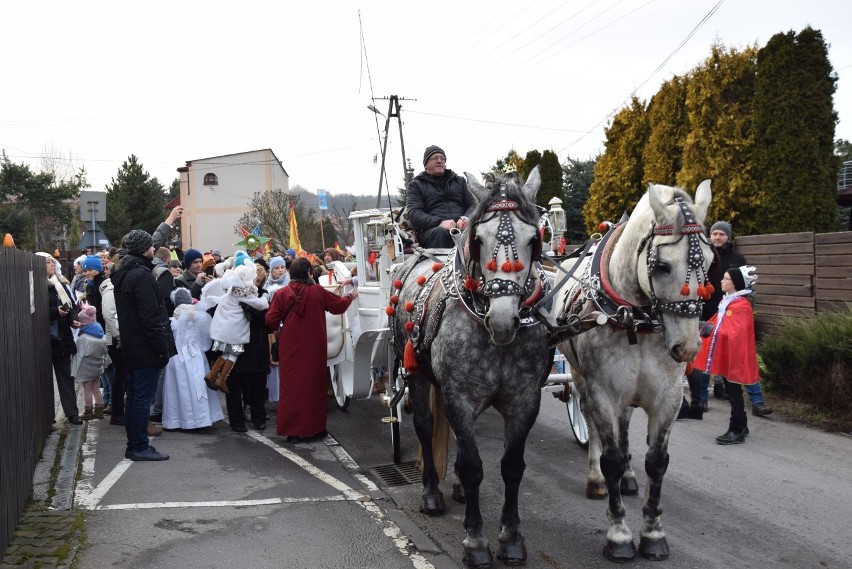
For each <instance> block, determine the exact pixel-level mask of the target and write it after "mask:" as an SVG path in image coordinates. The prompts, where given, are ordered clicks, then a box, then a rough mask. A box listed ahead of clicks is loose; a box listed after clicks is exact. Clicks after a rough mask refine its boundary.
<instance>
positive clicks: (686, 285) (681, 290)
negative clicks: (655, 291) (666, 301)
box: [680, 283, 689, 296]
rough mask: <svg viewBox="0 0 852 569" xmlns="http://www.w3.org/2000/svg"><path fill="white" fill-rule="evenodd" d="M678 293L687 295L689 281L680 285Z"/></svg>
mask: <svg viewBox="0 0 852 569" xmlns="http://www.w3.org/2000/svg"><path fill="white" fill-rule="evenodd" d="M680 295H681V296H689V283H683V286H682V287H680Z"/></svg>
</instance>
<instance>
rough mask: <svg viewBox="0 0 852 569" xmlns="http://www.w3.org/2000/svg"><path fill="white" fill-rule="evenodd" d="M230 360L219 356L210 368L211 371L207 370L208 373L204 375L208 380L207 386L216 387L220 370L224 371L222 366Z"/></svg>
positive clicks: (206, 380) (205, 379)
mask: <svg viewBox="0 0 852 569" xmlns="http://www.w3.org/2000/svg"><path fill="white" fill-rule="evenodd" d="M226 361H228V360H226V359H225V358H223V357H222V356H219V359H217V360H216V361H215V362H214V363H213V367H211V368H210V371H208V372H207V375H205V376H204V381H205V382H207V387H209V388H210V389H213V390H215V389H216V380H217V378H218V377H219V372H220V371H222V366H224V365H225V362H226Z"/></svg>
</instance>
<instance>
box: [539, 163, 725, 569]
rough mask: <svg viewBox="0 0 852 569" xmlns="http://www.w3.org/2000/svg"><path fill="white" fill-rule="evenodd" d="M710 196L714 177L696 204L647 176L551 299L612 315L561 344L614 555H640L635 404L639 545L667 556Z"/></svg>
mask: <svg viewBox="0 0 852 569" xmlns="http://www.w3.org/2000/svg"><path fill="white" fill-rule="evenodd" d="M710 199H711V193H710V180H705V181H704V182H702V183H701V184H700V185H699V187H698V190H697V191H696V197H695V202H694V203H693V201H692V199H691V198H690V197H689V195H688V194H686V192H684V191H683V190H681V189H679V188H672V187H668V186H659V185H653V184H652V185H649V187H648V192H647V193H646V194H645V195H644V196H643V197H642V199H641V200H640V201H639V204H638V205H637V206H636V209H635V210H634V211H633V214H632V215H631V216H630V218H629V220H627V221H626V222H624V223H620V224H617V225H615V226H613V227H612V228H611V229H610V230H609V232H607V234H606V235H605V236H604V237H603V238H602V240H601V241H600V243H598V245H597V248H596V249H595V252H594V254H593V255H591V256H589V257H588V258H587V259H586V260H585V261H584V262H583V265H581V266H580V267H579V268H578V270H577V274H578V275H581V276H580V277H578V278H577V280H576V281H571V282H568V283H565V284H566V286H564V287H562V288H561V289H560V290H559V293H558V295H557V299H556V304H555V305H554V306H555V307H557V308H556V309H555V311H558V312H559V318H558V319H557V323H559V322H565V320H566V319H568V318H573V317H574V316H576V317H579V318H580V319H583V318H584V317H588V315H589V314H591V313H593V312H595V311H600V312H603V313H604V314H606V315H607V316H608V317H609V323H608V324H606V325H603V326H599V327H597V328H593V329H591V330H589V331H587V332H584V333H582V334H580V335H578V336H574V337H570V338H568V339H566V340H564V341H562V342H561V343H560V344H559V350H560V352H562V353H563V354H564V355H565V357H566V358H567V359H568V361H569V362H570V364H571V367H572V373H573V377H574V381H575V382H576V384H577V388H578V390H579V392H580V394H581V397H582V404H583V413H584V415H585V417H586V418H587V419H588V420H589V440H590V444H589V476H588V479H587V489H586V492H587V495H588V496H589V497H598V498H603V497H605V496H606V494H607V493H608V494H609V508H608V511H607V516H608V518H609V530H608V532H607V543H606V546H605V547H604V554H605V555H606V557H607V558H609V559H610V560H613V561H627V560H629V559H632V558H633V557H634V556H635V554H636V547H635V546H634V544H633V536H632V534H631V532H630V528H629V527H628V526H627V524H626V523H625V521H624V506H623V504H622V500H621V495H622V492H623V493H636V491H637V490H638V487H637V486H636V484H635V475H634V474H633V472H632V471H631V470H630V464H629V462H630V453H629V448H628V427H629V424H630V416H631V414H632V412H633V408H634V407H637V406H638V407H642V409H644V410H645V412H646V413H647V415H648V445H649V447H648V452H647V453H646V455H645V472H646V473H647V475H648V484H649V486H648V489H647V492H646V495H645V502H644V505H643V508H642V513H643V516H644V525H643V527H642V530H641V532H640V541H639V553H640V554H642V555H643V556H645V557H647V558H649V559H655V560H659V559H666V558H667V557H668V555H669V548H668V544H667V543H666V537H665V532H664V531H663V526H662V521H661V514H662V509H661V507H660V492H661V486H662V482H663V476H664V475H665V472H666V468H667V467H668V463H669V455H668V452H667V447H668V441H669V433H670V432H671V428H672V425H673V424H674V421H675V418H676V417H677V414H678V410H679V409H680V404H681V400H682V384H681V379H682V377H683V375H684V367H685V363H686V362H689V361H691V360H692V359H693V358H694V357H695V355H696V354H697V353H698V350H699V348H700V346H701V339H700V337H699V332H698V317H699V316H700V314H701V299H702V298H708V297H709V294H710V292H711V291H712V288H710V287H711V285H709V283H707V280H706V271H707V269H708V268H709V265H710V262H711V260H712V259H713V252H712V248H711V247H710V244H709V243H708V241H707V239H706V237H705V231H704V225H703V223H704V217H705V215H706V213H707V208H708V206H709V205H710ZM569 264H570V260H569V261H566V262H565V263H564V264H563V266H564V267H565V268H567V267H568V265H569ZM564 278H565V277H562V279H564ZM623 477H624V479H623Z"/></svg>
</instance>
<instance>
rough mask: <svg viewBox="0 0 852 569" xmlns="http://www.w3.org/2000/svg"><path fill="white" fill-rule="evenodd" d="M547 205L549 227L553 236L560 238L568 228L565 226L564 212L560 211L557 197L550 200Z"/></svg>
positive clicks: (559, 201)
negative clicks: (548, 209) (548, 208)
mask: <svg viewBox="0 0 852 569" xmlns="http://www.w3.org/2000/svg"><path fill="white" fill-rule="evenodd" d="M547 205H549V206H550V212H549V213H548V216H549V217H550V227H551V229H552V230H553V234H554V235H553V236H554V237H556V235H557V234H558V235H559V236H560V237H561V236H562V234H563V233H565V230H566V229H568V227H567V226H566V225H565V210H564V209H562V200H560V199H559V198H557V197H553V198H551V200H550V201H549V202H547Z"/></svg>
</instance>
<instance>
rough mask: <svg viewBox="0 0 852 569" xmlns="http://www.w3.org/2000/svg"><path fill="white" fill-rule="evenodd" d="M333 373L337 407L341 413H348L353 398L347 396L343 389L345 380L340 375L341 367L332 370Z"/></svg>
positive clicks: (332, 383) (332, 386)
mask: <svg viewBox="0 0 852 569" xmlns="http://www.w3.org/2000/svg"><path fill="white" fill-rule="evenodd" d="M330 372H331V388H332V389H333V390H334V400H335V401H336V402H337V407H338V408H339V409H340V410H341V411H346V409H347V408H348V407H349V404H350V403H351V402H352V398H351V397H349V396H348V395H346V391H345V390H344V389H343V378H342V377H341V375H340V366H339V365H336V366H333V367H332V368H331V369H330Z"/></svg>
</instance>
